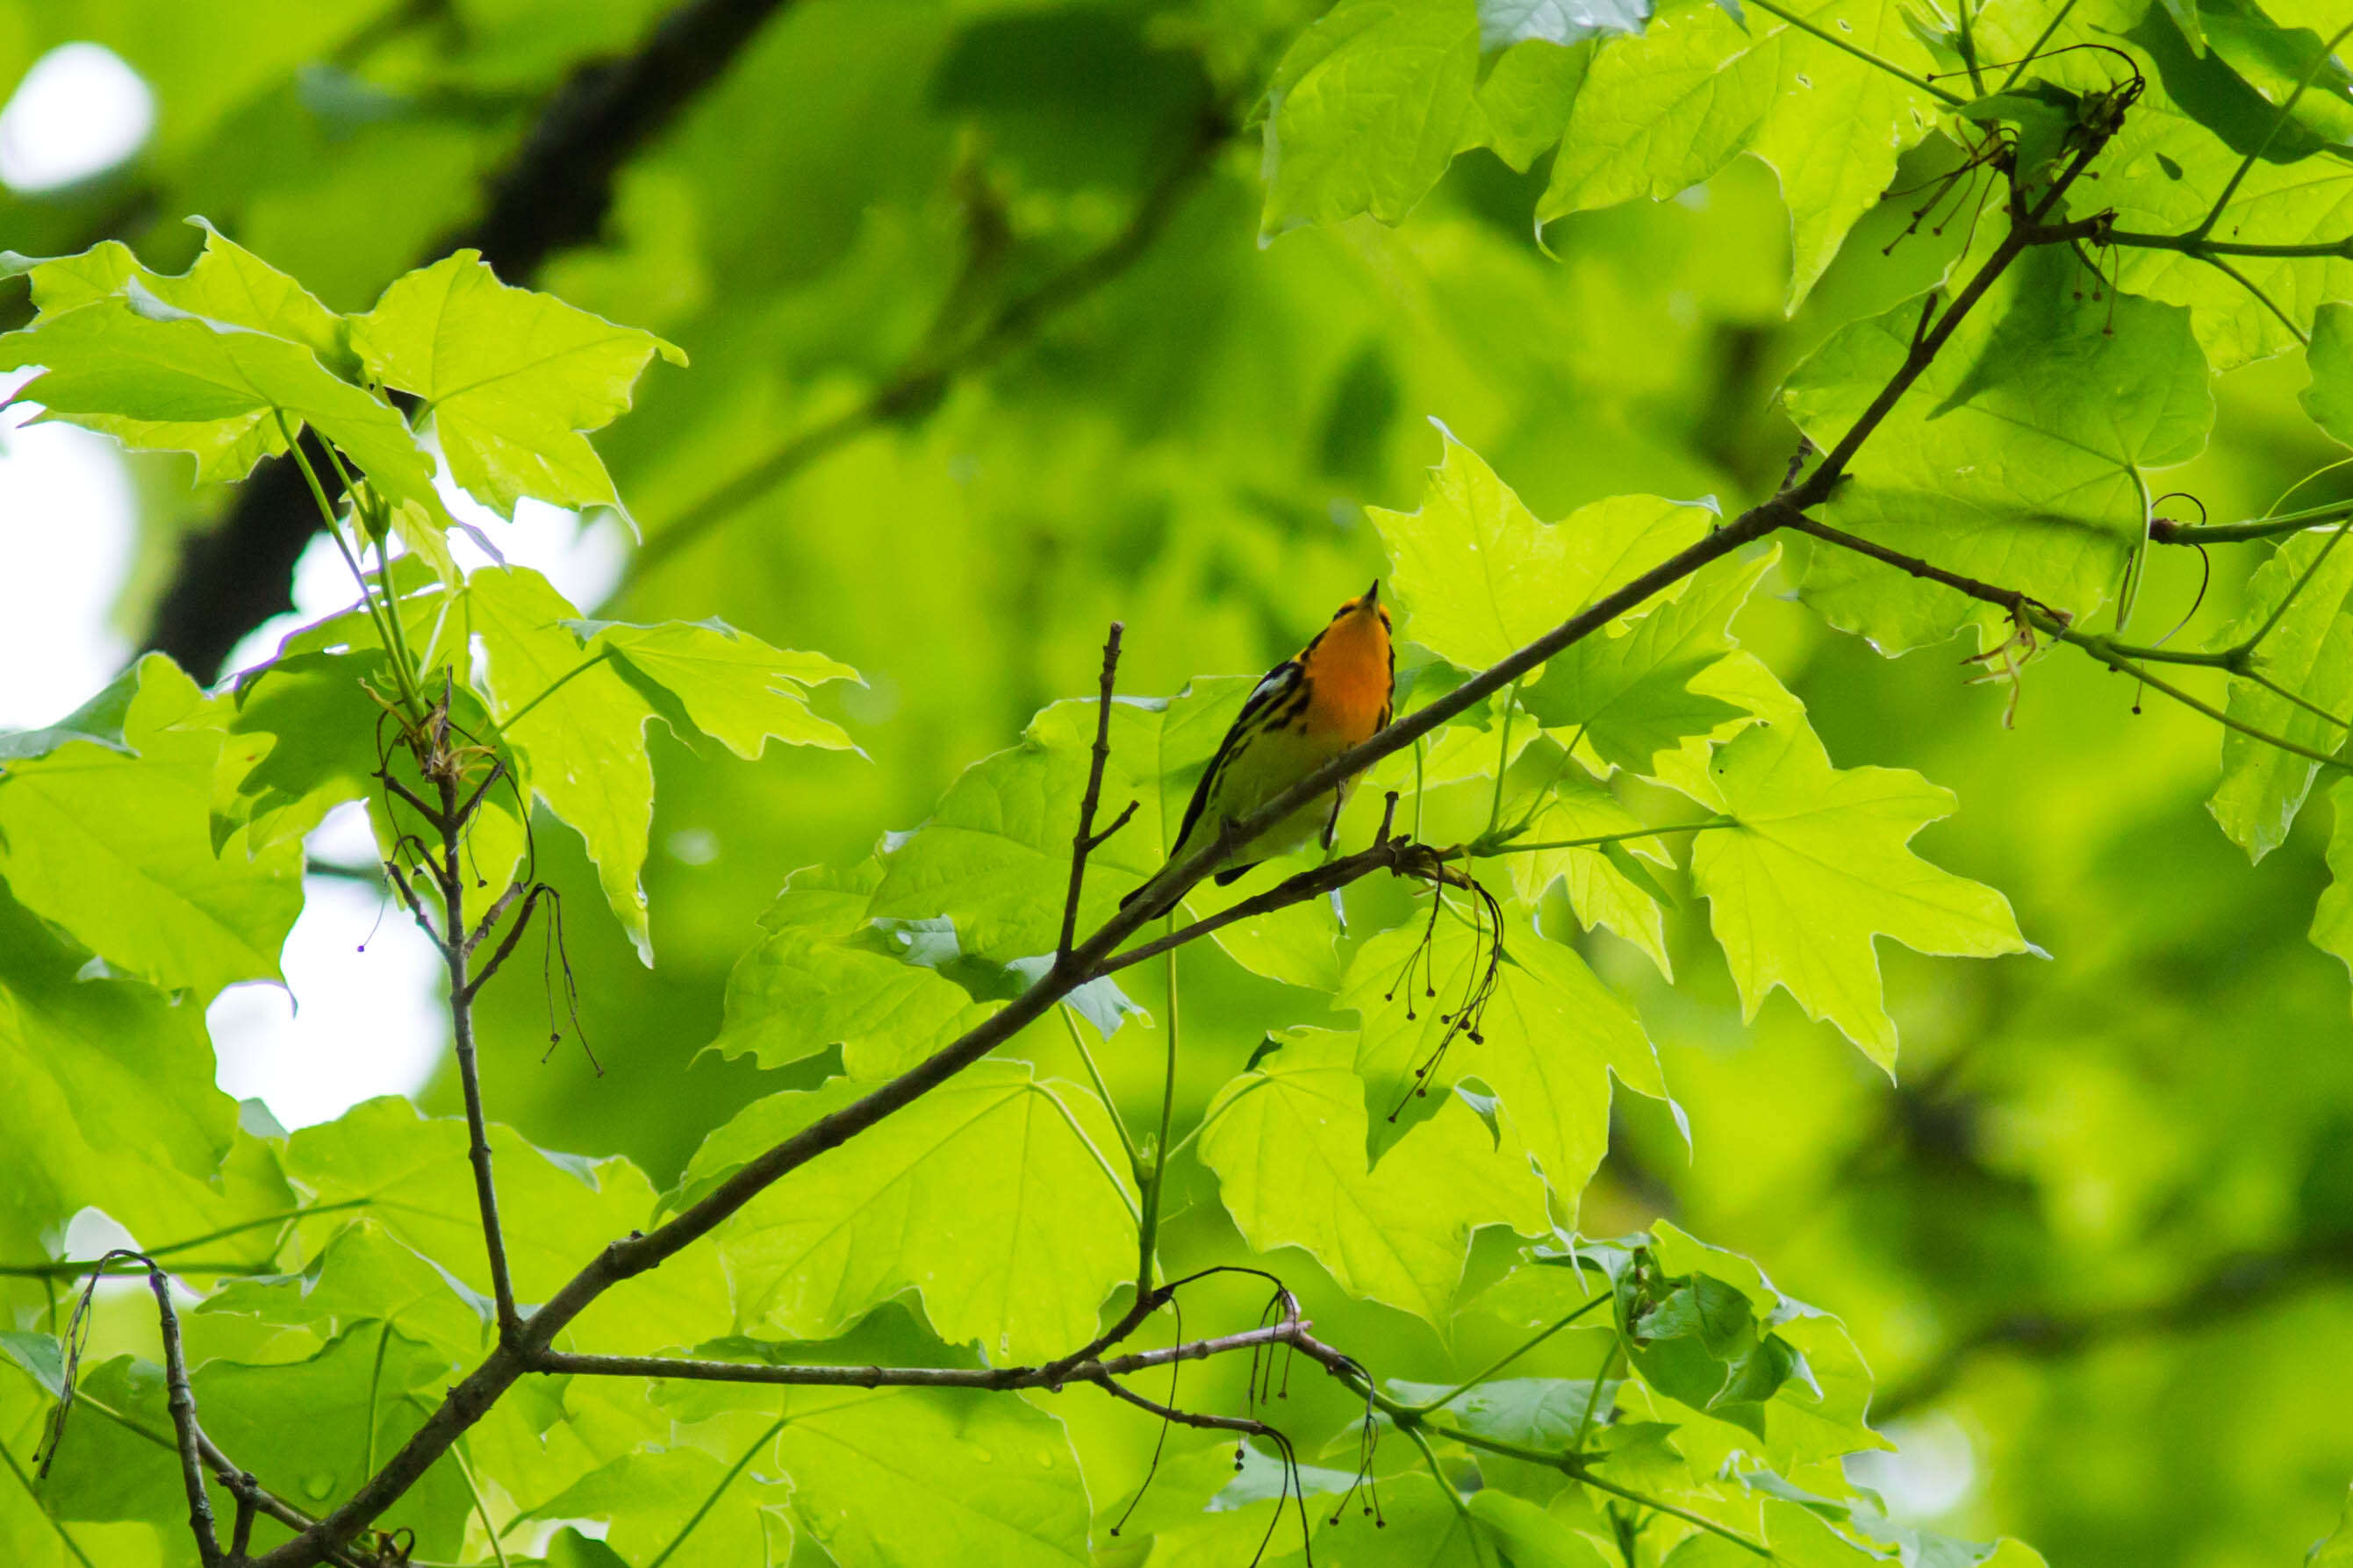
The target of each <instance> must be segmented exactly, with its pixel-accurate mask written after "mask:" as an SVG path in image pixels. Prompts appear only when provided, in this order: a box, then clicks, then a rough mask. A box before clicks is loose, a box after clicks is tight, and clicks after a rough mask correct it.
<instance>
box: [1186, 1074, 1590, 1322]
mask: <svg viewBox="0 0 2353 1568" xmlns="http://www.w3.org/2000/svg"><path fill="white" fill-rule="evenodd" d="M1282 1041H1283V1044H1282V1048H1281V1049H1279V1050H1276V1051H1274V1052H1272V1053H1271V1054H1269V1055H1267V1056H1265V1057H1263V1058H1261V1060H1260V1061H1259V1063H1258V1065H1257V1066H1255V1067H1253V1068H1250V1070H1249V1071H1247V1072H1245V1073H1243V1074H1242V1075H1241V1076H1240V1077H1239V1078H1237V1079H1234V1080H1233V1081H1232V1082H1230V1083H1229V1084H1227V1085H1226V1087H1225V1088H1224V1089H1220V1090H1219V1091H1218V1096H1217V1099H1216V1100H1213V1101H1211V1102H1210V1106H1209V1110H1208V1114H1207V1116H1206V1117H1205V1118H1204V1120H1203V1122H1202V1126H1203V1131H1202V1133H1201V1141H1200V1152H1201V1160H1202V1162H1203V1163H1205V1164H1207V1165H1208V1167H1209V1168H1210V1169H1211V1170H1213V1171H1215V1172H1216V1173H1218V1184H1219V1192H1220V1194H1222V1196H1223V1199H1224V1202H1225V1205H1226V1209H1227V1212H1228V1213H1229V1214H1231V1215H1233V1218H1234V1224H1235V1225H1236V1226H1239V1227H1240V1230H1241V1233H1242V1236H1243V1237H1244V1238H1245V1239H1247V1240H1248V1241H1249V1242H1250V1246H1251V1247H1253V1248H1254V1249H1256V1250H1258V1251H1260V1252H1266V1251H1271V1249H1273V1248H1275V1247H1305V1248H1306V1249H1307V1250H1308V1251H1309V1252H1311V1253H1313V1254H1314V1256H1315V1258H1316V1261H1317V1262H1319V1263H1321V1264H1323V1265H1324V1268H1326V1269H1328V1270H1330V1271H1331V1274H1332V1277H1333V1279H1336V1280H1337V1281H1339V1283H1340V1287H1341V1289H1345V1290H1346V1291H1347V1292H1348V1293H1349V1294H1350V1295H1353V1296H1363V1297H1366V1298H1369V1299H1370V1300H1376V1301H1382V1302H1386V1303H1388V1305H1390V1306H1392V1307H1397V1308H1399V1309H1401V1310H1405V1311H1409V1312H1411V1313H1413V1314H1415V1315H1416V1316H1418V1317H1419V1318H1421V1319H1423V1320H1425V1321H1428V1322H1430V1323H1433V1324H1435V1323H1442V1322H1444V1321H1447V1319H1448V1317H1449V1316H1450V1315H1451V1312H1452V1310H1453V1305H1454V1294H1455V1291H1456V1289H1457V1288H1458V1287H1459V1286H1460V1284H1461V1279H1462V1263H1463V1258H1464V1257H1465V1249H1466V1248H1467V1247H1468V1246H1469V1243H1470V1239H1471V1235H1472V1232H1473V1231H1474V1230H1476V1229H1478V1228H1479V1227H1481V1226H1489V1225H1504V1226H1511V1227H1512V1228H1513V1229H1514V1230H1517V1231H1520V1232H1521V1233H1522V1234H1524V1235H1527V1234H1534V1233H1535V1232H1536V1231H1539V1230H1541V1229H1543V1228H1544V1225H1545V1219H1544V1194H1543V1187H1542V1185H1541V1184H1540V1183H1539V1182H1538V1180H1537V1179H1536V1177H1535V1174H1534V1173H1532V1172H1531V1171H1530V1170H1529V1169H1528V1168H1527V1165H1526V1163H1525V1155H1522V1154H1521V1153H1519V1152H1518V1151H1517V1150H1516V1149H1514V1148H1513V1147H1511V1146H1509V1145H1506V1146H1505V1147H1504V1148H1503V1149H1498V1148H1497V1147H1496V1146H1495V1142H1494V1140H1493V1138H1492V1137H1490V1135H1489V1134H1488V1131H1487V1130H1486V1128H1485V1127H1483V1126H1482V1125H1481V1124H1480V1121H1479V1118H1478V1116H1477V1115H1476V1114H1475V1113H1474V1112H1473V1111H1472V1110H1471V1108H1470V1107H1469V1106H1467V1105H1464V1104H1462V1103H1461V1102H1460V1101H1459V1100H1456V1099H1455V1097H1453V1096H1452V1095H1448V1096H1447V1097H1446V1098H1445V1100H1444V1101H1443V1103H1442V1104H1441V1105H1440V1109H1439V1110H1438V1111H1437V1112H1436V1113H1435V1114H1434V1115H1433V1116H1431V1117H1430V1119H1429V1120H1428V1121H1425V1122H1423V1123H1421V1124H1420V1125H1419V1126H1417V1127H1415V1128H1414V1129H1413V1130H1412V1131H1409V1132H1408V1133H1407V1134H1406V1136H1405V1137H1404V1139H1403V1140H1401V1141H1400V1142H1399V1144H1398V1149H1397V1150H1396V1151H1395V1152H1393V1153H1392V1154H1391V1155H1390V1156H1389V1157H1388V1159H1386V1160H1384V1161H1382V1162H1381V1163H1380V1166H1379V1167H1378V1168H1377V1169H1376V1170H1372V1171H1369V1172H1368V1171H1367V1170H1366V1158H1365V1142H1366V1115H1365V1085H1364V1082H1363V1080H1361V1079H1358V1078H1357V1076H1356V1065H1355V1062H1356V1041H1355V1038H1354V1037H1352V1036H1350V1035H1346V1034H1338V1033H1334V1032H1332V1031H1329V1030H1323V1029H1295V1030H1291V1031H1288V1032H1286V1034H1285V1035H1283V1036H1282Z"/></svg>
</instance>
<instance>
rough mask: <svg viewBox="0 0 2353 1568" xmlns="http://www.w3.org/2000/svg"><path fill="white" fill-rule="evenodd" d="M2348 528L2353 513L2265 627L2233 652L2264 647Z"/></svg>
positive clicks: (2332, 536)
mask: <svg viewBox="0 0 2353 1568" xmlns="http://www.w3.org/2000/svg"><path fill="white" fill-rule="evenodd" d="M2348 528H2353V513H2348V514H2347V516H2346V519H2345V521H2342V522H2340V523H2338V524H2337V527H2336V529H2335V530H2334V531H2331V532H2330V534H2329V535H2328V540H2327V543H2325V544H2323V545H2322V546H2321V547H2320V553H2319V554H2317V555H2315V556H2314V557H2313V558H2312V560H2311V562H2310V563H2308V564H2306V567H2305V569H2304V571H2303V572H2302V573H2301V574H2299V575H2298V576H2297V577H2296V580H2295V585H2294V586H2292V587H2291V588H2289V589H2288V591H2287V594H2286V596H2285V597H2284V598H2282V599H2281V600H2280V602H2279V603H2278V604H2277V605H2274V606H2272V613H2271V615H2270V616H2267V617H2266V618H2265V619H2264V621H2263V626H2261V627H2260V628H2258V629H2257V630H2256V632H2255V635H2254V636H2253V637H2249V638H2247V640H2246V641H2244V642H2242V643H2241V644H2240V645H2239V647H2237V648H2236V649H2235V650H2233V651H2235V652H2239V653H2242V654H2251V653H2253V652H2254V651H2255V649H2256V648H2258V647H2262V646H2263V639H2264V638H2265V637H2269V636H2271V635H2272V631H2273V629H2274V627H2276V626H2278V625H2279V624H2280V620H2281V618H2282V617H2283V616H2285V615H2286V614H2287V613H2288V610H2289V608H2290V607H2291V606H2293V605H2295V601H2296V599H2297V598H2298V597H2299V596H2300V595H2302V594H2303V593H2304V591H2305V589H2306V588H2307V587H2309V586H2311V584H2312V580H2313V578H2314V577H2316V576H2317V575H2318V574H2319V572H2320V568H2321V567H2322V566H2323V565H2325V564H2326V563H2327V560H2328V557H2329V556H2330V554H2331V553H2333V552H2335V551H2336V549H2337V546H2338V545H2339V544H2342V543H2344V542H2345V531H2346V530H2347V529H2348Z"/></svg>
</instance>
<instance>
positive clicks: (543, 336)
mask: <svg viewBox="0 0 2353 1568" xmlns="http://www.w3.org/2000/svg"><path fill="white" fill-rule="evenodd" d="M351 334H352V346H353V349H354V350H355V351H357V353H358V354H359V356H360V358H361V360H362V362H363V363H365V365H366V366H367V370H368V374H371V375H373V376H375V378H376V379H377V380H379V381H381V382H383V383H384V384H385V385H387V386H393V387H397V388H399V389H400V390H401V391H403V392H406V393H412V394H414V395H417V397H420V398H422V399H424V400H425V405H426V410H427V413H428V414H429V415H430V416H431V419H432V426H433V432H434V435H435V436H436V437H438V440H439V442H440V445H441V455H442V457H443V458H446V459H447V460H448V464H449V474H450V477H451V478H452V479H456V480H457V481H458V483H459V485H460V486H462V487H463V488H464V489H466V490H467V491H468V492H469V493H470V494H471V495H472V496H473V497H474V498H475V499H476V500H479V501H480V502H481V503H482V504H483V505H485V506H487V507H490V508H491V510H494V511H500V512H510V511H512V510H514V504H515V502H516V501H518V500H522V498H523V497H525V496H531V497H533V498H534V499H536V500H543V501H547V502H549V503H551V504H553V505H555V506H599V505H602V506H613V505H617V504H618V498H617V497H616V496H615V494H614V492H613V481H612V479H611V477H610V476H609V475H607V473H606V472H605V465H604V463H603V461H602V460H601V459H599V458H597V456H596V448H595V447H591V446H589V444H588V438H587V437H586V436H585V435H583V434H582V433H581V432H583V431H587V430H596V429H601V428H603V427H604V426H607V425H608V424H610V423H612V421H613V420H614V419H615V418H616V417H617V416H619V415H621V414H623V413H625V412H626V411H627V410H628V406H629V392H630V388H631V387H633V386H634V385H635V384H636V383H637V379H638V374H639V373H640V372H642V371H643V370H644V369H645V367H646V363H647V362H648V361H649V360H650V359H652V358H653V356H654V355H655V354H657V353H659V354H660V355H661V356H662V357H663V358H664V359H666V360H669V361H670V363H672V364H684V363H686V356H685V354H683V353H681V352H679V350H678V349H676V348H674V347H673V346H671V345H670V344H669V343H666V342H662V340H661V339H659V338H657V337H655V336H654V335H653V334H652V333H651V332H644V331H638V330H637V329H636V328H634V327H619V326H615V325H614V324H613V323H612V322H610V321H605V320H603V319H602V318H601V317H597V316H592V315H590V314H589V313H588V312H587V311H586V310H575V309H574V308H573V307H572V306H570V305H567V304H565V303H564V302H563V301H562V300H558V299H556V298H554V296H553V295H548V294H535V293H533V292H532V291H531V290H530V289H514V288H510V287H508V286H507V285H506V284H503V283H501V282H500V281H499V280H498V279H497V278H496V277H495V276H493V275H492V273H491V269H490V268H489V267H488V266H486V265H484V264H483V262H482V259H481V257H480V253H479V252H476V251H471V250H461V251H459V252H458V253H457V254H456V255H455V256H451V257H448V258H444V259H442V260H440V261H438V262H436V263H434V264H433V265H432V266H431V267H428V268H425V269H424V270H423V271H420V272H412V273H410V274H408V275H407V276H406V277H405V278H402V279H399V280H398V281H396V282H395V283H394V284H393V285H392V287H391V288H389V289H385V293H384V298H383V299H381V300H377V301H376V307H375V310H371V311H369V312H368V313H367V314H366V315H364V316H359V317H354V318H353V321H352V323H351Z"/></svg>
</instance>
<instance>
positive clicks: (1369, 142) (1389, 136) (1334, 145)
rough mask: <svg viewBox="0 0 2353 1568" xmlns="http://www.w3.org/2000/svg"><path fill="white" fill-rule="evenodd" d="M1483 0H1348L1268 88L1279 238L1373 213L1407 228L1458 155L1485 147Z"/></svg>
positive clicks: (1271, 190) (1299, 44) (1269, 163)
mask: <svg viewBox="0 0 2353 1568" xmlns="http://www.w3.org/2000/svg"><path fill="white" fill-rule="evenodd" d="M1478 75H1479V14H1478V10H1477V7H1476V6H1475V5H1472V0H1440V3H1435V4H1431V3H1417V0H1342V3H1341V4H1339V5H1335V6H1334V7H1333V8H1332V10H1331V11H1330V12H1329V13H1328V14H1327V15H1325V16H1324V18H1323V19H1322V20H1320V21H1318V22H1317V23H1316V24H1315V25H1314V26H1312V27H1310V28H1308V29H1307V31H1306V32H1304V33H1303V34H1302V35H1300V37H1299V38H1298V40H1297V41H1296V42H1294V43H1293V45H1292V46H1291V48H1290V50H1289V52H1288V53H1286V54H1285V55H1284V56H1283V58H1282V64H1281V65H1280V66H1279V67H1277V68H1276V70H1275V73H1274V80H1273V82H1272V84H1271V86H1270V87H1269V88H1268V89H1267V113H1266V160H1265V162H1266V169H1267V175H1268V177H1267V192H1266V210H1265V214H1264V216H1262V217H1261V220H1260V228H1261V234H1262V235H1263V236H1265V237H1270V238H1271V237H1273V236H1275V235H1277V234H1280V233H1282V231H1283V230H1285V229H1288V228H1293V227H1296V226H1299V225H1302V224H1315V223H1337V222H1339V221H1340V220H1342V219H1344V218H1347V217H1352V216H1355V215H1356V214H1357V213H1360V212H1369V213H1371V214H1372V215H1373V216H1375V217H1377V218H1379V219H1380V220H1381V221H1382V222H1384V223H1398V222H1402V221H1403V220H1404V218H1405V216H1406V214H1408V213H1409V212H1410V211H1412V210H1413V206H1414V204H1415V203H1417V202H1419V201H1420V199H1421V198H1422V195H1424V194H1425V193H1426V192H1427V191H1428V190H1429V189H1430V186H1432V185H1434V184H1437V183H1438V177H1439V176H1440V174H1444V173H1445V172H1446V166H1447V164H1448V163H1451V161H1452V160H1453V157H1454V154H1455V153H1456V152H1457V151H1458V150H1460V149H1461V148H1464V147H1470V146H1476V145H1477V144H1478V143H1479V142H1481V141H1482V140H1483V139H1484V132H1485V125H1484V120H1483V116H1482V114H1481V111H1480V109H1479V105H1478V101H1477V97H1476V92H1475V89H1476V86H1477V82H1478Z"/></svg>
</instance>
